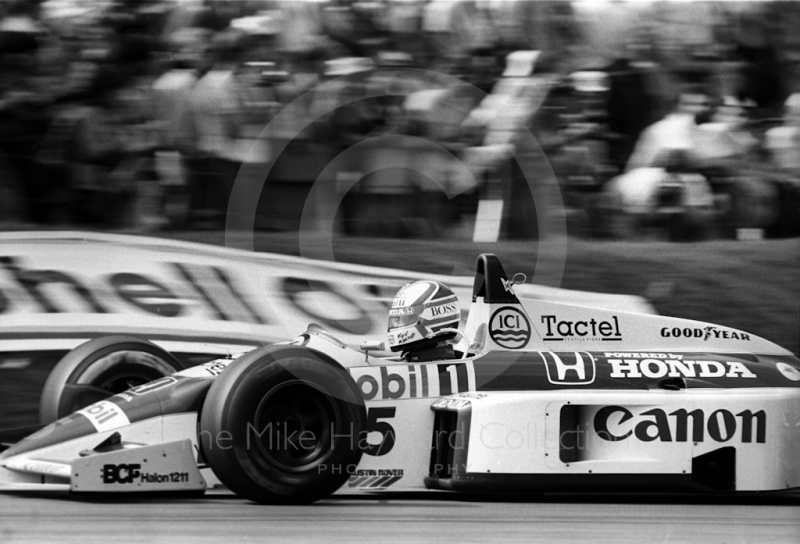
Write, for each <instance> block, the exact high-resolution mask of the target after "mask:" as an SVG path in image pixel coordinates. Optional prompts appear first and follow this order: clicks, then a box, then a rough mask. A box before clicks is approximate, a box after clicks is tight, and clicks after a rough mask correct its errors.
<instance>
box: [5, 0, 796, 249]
mask: <svg viewBox="0 0 800 544" xmlns="http://www.w3.org/2000/svg"><path fill="white" fill-rule="evenodd" d="M798 22H800V10H799V9H797V8H796V6H794V5H792V4H783V3H780V2H754V3H752V4H750V3H739V2H737V3H727V2H723V3H713V2H702V3H698V4H689V5H687V4H685V3H683V2H680V3H677V4H672V3H668V2H633V3H625V2H582V1H575V2H567V1H556V2H529V1H525V0H376V1H370V2H356V1H337V0H328V1H324V0H313V1H299V0H297V1H295V0H0V223H6V224H31V223H33V224H42V225H55V226H64V225H80V226H94V227H98V228H108V229H128V230H136V231H148V230H158V229H186V228H190V229H212V228H220V227H221V226H223V225H224V222H225V216H226V213H227V212H228V197H229V195H230V194H231V190H232V188H233V185H234V181H235V180H236V177H237V175H241V174H242V173H243V172H244V173H245V174H246V175H248V176H250V177H251V178H252V177H255V178H259V176H260V177H261V178H263V180H264V183H263V188H261V190H260V193H259V195H258V206H257V218H256V227H257V228H259V229H268V230H296V229H297V228H300V220H301V217H304V214H306V215H305V217H311V219H312V220H313V219H315V218H318V217H323V216H324V215H325V212H324V210H323V208H325V207H326V206H331V203H338V202H340V201H341V205H338V204H337V209H338V212H337V214H336V221H335V227H336V228H337V229H339V230H341V231H343V232H347V233H351V234H356V235H358V234H370V235H391V236H469V237H473V238H474V239H476V240H477V239H486V240H491V239H497V238H498V237H533V236H536V235H537V232H538V228H539V221H540V219H541V218H542V217H543V216H542V214H543V213H545V214H546V213H549V210H547V209H543V208H542V206H539V207H538V208H537V207H536V206H535V205H534V201H535V202H540V200H539V197H542V198H544V197H546V196H547V194H548V191H550V192H552V191H553V190H557V191H558V192H560V195H561V198H562V200H563V204H564V208H565V210H566V218H567V225H568V228H569V229H570V231H571V232H573V233H576V234H580V235H585V236H613V237H633V236H637V235H641V234H643V233H645V234H657V235H667V236H670V237H672V238H675V239H696V238H705V237H709V236H726V237H727V236H737V235H738V236H758V237H761V236H793V235H797V234H800V94H795V93H797V92H799V91H800V78H798V77H797V74H798V73H800V70H798V69H797V68H798V65H800V63H798V60H800V46H799V45H800V44H798V43H794V42H796V41H797V40H798V39H797V38H796V32H795V31H794V29H795V28H796V24H797V23H798ZM342 76H345V77H342ZM531 134H532V135H533V136H534V140H535V142H536V145H533V146H531V145H530V140H531V139H530V135H531ZM381 136H385V138H381ZM427 142H430V143H432V144H435V145H434V146H431V145H429V144H428V143H427ZM531 165H532V166H531ZM334 166H335V168H334ZM315 182H317V184H318V185H319V184H322V185H323V186H324V187H323V188H322V189H321V190H320V189H319V188H317V190H316V192H315V191H312V190H311V188H312V187H313V186H314V184H315ZM259 186H260V185H259ZM309 195H311V198H309ZM253 198H255V196H253ZM320 228H324V227H320Z"/></svg>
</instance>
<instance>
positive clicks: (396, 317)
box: [389, 306, 419, 330]
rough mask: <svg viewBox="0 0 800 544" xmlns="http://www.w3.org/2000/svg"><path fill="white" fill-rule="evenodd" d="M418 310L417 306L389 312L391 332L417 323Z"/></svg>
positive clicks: (394, 309)
mask: <svg viewBox="0 0 800 544" xmlns="http://www.w3.org/2000/svg"><path fill="white" fill-rule="evenodd" d="M416 308H417V307H416V306H409V307H405V308H392V309H391V310H389V330H392V329H396V328H397V327H405V326H407V325H413V324H414V323H416V322H417V319H418V318H419V315H418V314H417V309H416Z"/></svg>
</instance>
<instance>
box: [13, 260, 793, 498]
mask: <svg viewBox="0 0 800 544" xmlns="http://www.w3.org/2000/svg"><path fill="white" fill-rule="evenodd" d="M460 334H461V337H462V340H461V342H460V344H459V351H461V352H463V355H462V356H461V357H460V358H457V359H447V360H436V361H431V362H419V363H409V362H404V361H403V360H401V359H400V358H398V357H391V356H387V357H377V356H375V352H376V351H377V350H380V349H381V346H380V345H379V343H377V342H374V343H365V344H364V345H362V346H361V348H362V349H360V350H359V349H351V348H349V347H348V346H346V345H345V344H343V343H342V342H340V341H339V340H337V339H336V338H334V337H333V336H331V335H330V334H329V333H327V332H326V331H325V330H323V329H322V328H320V327H318V326H313V325H312V326H310V327H309V328H308V330H307V331H306V332H305V333H303V334H301V335H300V336H298V337H297V338H295V339H293V340H291V341H288V342H285V343H281V344H274V345H270V346H266V347H261V348H256V349H254V350H252V351H250V352H248V353H245V354H243V355H240V356H238V357H228V358H223V359H219V360H215V361H212V362H209V363H205V364H201V365H199V366H195V367H191V368H189V369H186V370H182V371H179V372H176V373H172V374H168V373H169V372H170V368H172V367H173V366H174V365H172V363H171V356H170V354H168V353H166V352H165V351H164V350H162V349H161V348H159V347H157V346H156V345H154V344H151V343H150V342H147V341H144V340H140V339H135V338H130V337H119V336H117V337H107V338H99V339H95V340H92V341H90V342H88V343H86V344H84V345H83V346H81V347H79V348H76V350H74V351H73V352H71V353H70V354H69V355H67V356H66V357H65V358H64V359H63V360H62V361H61V362H60V363H59V365H58V366H57V368H56V369H55V370H54V371H53V373H52V374H51V376H50V378H49V380H48V384H47V385H46V387H45V397H44V398H43V403H42V417H43V418H44V419H45V422H47V421H48V420H54V421H53V422H52V423H50V424H48V425H47V426H46V427H44V428H42V429H41V430H39V431H38V432H35V433H34V434H32V435H30V436H28V437H27V438H24V439H22V440H21V441H19V442H18V443H16V444H13V445H11V446H10V447H8V449H6V450H5V451H4V452H3V453H2V454H0V490H20V489H39V490H45V489H61V490H71V491H72V492H74V493H81V492H114V493H121V492H162V491H163V492H168V491H169V492H198V493H202V492H203V491H204V490H205V489H207V488H208V487H210V486H213V485H218V484H219V483H221V484H223V485H224V486H227V487H228V488H229V489H230V490H232V491H233V492H235V493H237V494H238V495H241V496H243V497H246V498H248V499H251V500H253V501H257V502H263V503H283V504H285V503H307V502H312V501H316V500H319V499H322V498H325V497H327V496H329V495H331V494H333V493H350V494H352V493H361V492H375V491H379V492H391V491H408V490H425V489H428V490H452V491H475V492H483V491H491V492H512V491H513V492H548V491H568V490H580V491H603V490H614V491H619V490H643V491H649V492H666V491H672V490H679V491H686V490H690V491H700V492H741V491H779V490H786V489H797V488H798V487H800V456H799V455H798V452H800V360H798V359H797V358H796V357H794V356H792V355H791V354H790V353H789V352H787V351H786V350H784V349H782V348H780V347H778V346H776V345H774V344H772V343H770V342H768V341H766V340H764V339H762V338H758V337H756V336H754V335H752V334H748V333H745V332H742V331H738V330H733V329H730V328H726V327H722V326H716V325H711V324H707V323H700V322H696V321H688V320H683V319H676V318H670V317H663V316H657V315H655V316H651V315H638V314H633V313H624V312H617V311H611V310H600V309H595V308H585V307H578V306H571V305H565V304H556V303H551V302H544V301H540V300H526V299H522V300H520V299H519V298H518V297H517V296H516V295H515V293H514V283H513V282H512V281H509V280H508V278H507V277H506V275H505V273H504V271H503V268H502V266H501V265H500V262H499V261H498V259H497V258H496V257H495V256H493V255H481V256H480V257H479V258H478V263H477V270H476V275H475V283H474V288H473V296H472V306H471V309H470V311H469V315H468V319H467V321H466V324H465V326H464V327H463V329H461V331H460ZM164 374H168V375H164ZM159 375H161V376H162V377H158V376H159ZM153 376H155V377H157V379H155V380H152V381H148V380H151V379H152V377H153ZM137 380H138V382H139V383H140V385H137V386H135V387H133V388H131V389H127V390H122V389H125V386H126V385H130V384H132V383H136V381H137ZM110 393H115V394H113V396H109V395H110ZM73 410H77V411H74V412H72V411H73ZM71 412H72V413H71ZM56 418H59V419H56Z"/></svg>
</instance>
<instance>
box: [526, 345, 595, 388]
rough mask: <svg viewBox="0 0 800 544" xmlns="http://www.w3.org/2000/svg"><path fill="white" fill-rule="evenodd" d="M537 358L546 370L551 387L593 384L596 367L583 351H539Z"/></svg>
mask: <svg viewBox="0 0 800 544" xmlns="http://www.w3.org/2000/svg"><path fill="white" fill-rule="evenodd" d="M539 357H541V359H542V361H543V362H544V366H545V368H546V369H547V379H548V380H549V381H550V383H552V384H553V385H589V384H590V383H593V382H594V377H595V373H596V366H597V365H596V364H595V360H594V357H592V355H591V354H589V353H586V352H585V351H574V352H571V353H555V352H552V351H540V352H539Z"/></svg>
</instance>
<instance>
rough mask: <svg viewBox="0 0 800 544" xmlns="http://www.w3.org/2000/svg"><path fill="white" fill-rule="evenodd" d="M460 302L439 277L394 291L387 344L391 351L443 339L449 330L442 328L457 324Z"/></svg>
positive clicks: (448, 333)
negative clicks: (435, 279)
mask: <svg viewBox="0 0 800 544" xmlns="http://www.w3.org/2000/svg"><path fill="white" fill-rule="evenodd" d="M460 320H461V306H460V305H459V303H458V297H456V295H455V294H454V293H453V291H452V290H451V289H450V288H449V287H447V286H446V285H445V284H443V283H441V282H438V281H430V280H425V281H418V282H414V283H409V284H407V285H405V286H403V288H402V289H400V290H399V291H398V292H397V295H396V296H395V297H394V300H393V301H392V307H391V309H390V310H389V326H388V333H389V334H388V336H389V347H390V348H391V349H392V351H400V350H411V349H415V348H418V347H421V346H423V345H426V344H429V343H430V342H431V341H432V340H433V341H437V340H446V339H448V338H451V337H452V336H453V333H452V332H440V331H441V330H442V329H446V328H452V327H458V324H459V321H460Z"/></svg>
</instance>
